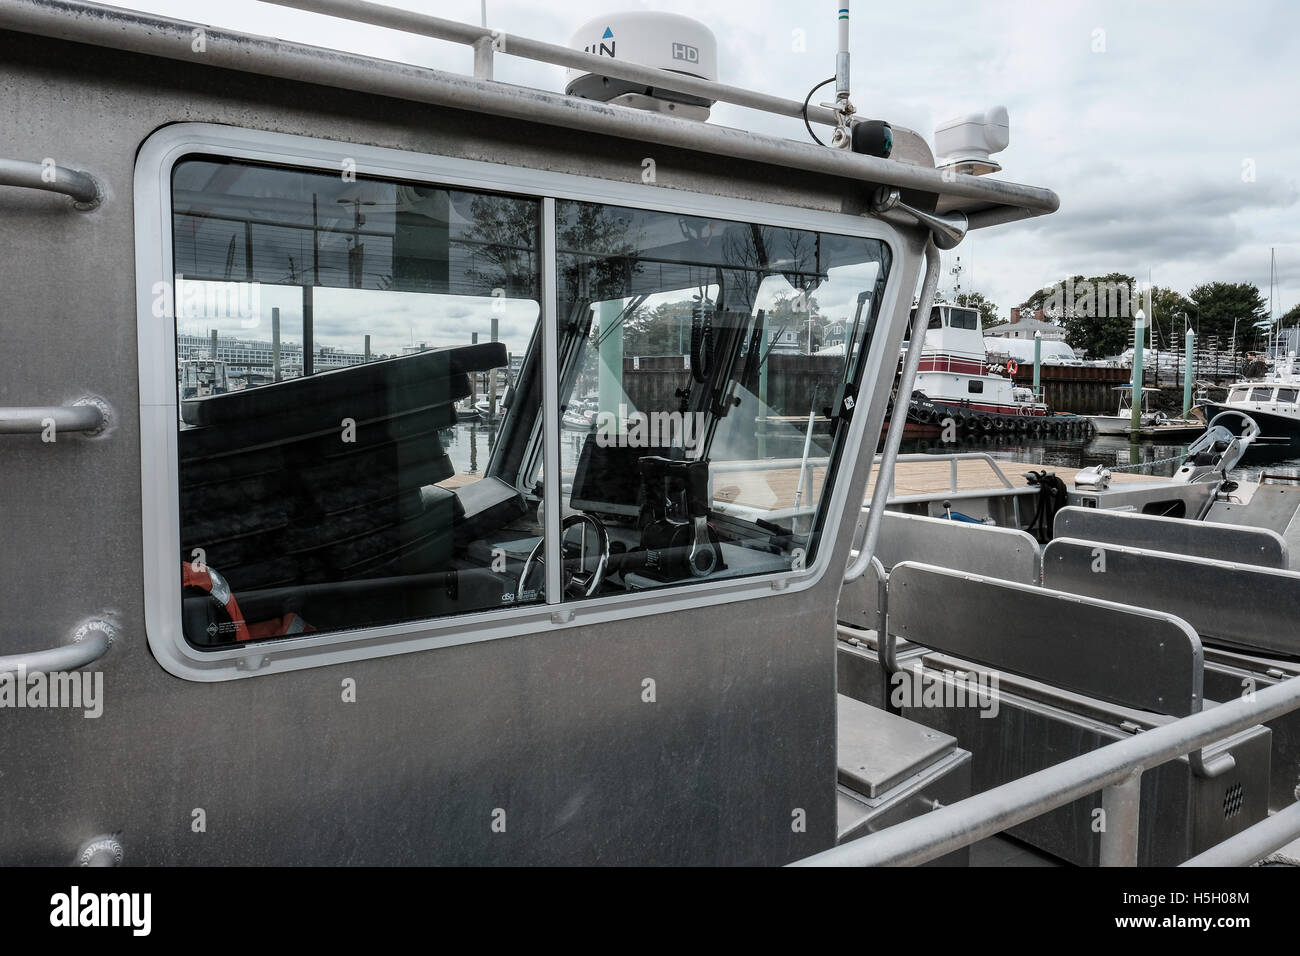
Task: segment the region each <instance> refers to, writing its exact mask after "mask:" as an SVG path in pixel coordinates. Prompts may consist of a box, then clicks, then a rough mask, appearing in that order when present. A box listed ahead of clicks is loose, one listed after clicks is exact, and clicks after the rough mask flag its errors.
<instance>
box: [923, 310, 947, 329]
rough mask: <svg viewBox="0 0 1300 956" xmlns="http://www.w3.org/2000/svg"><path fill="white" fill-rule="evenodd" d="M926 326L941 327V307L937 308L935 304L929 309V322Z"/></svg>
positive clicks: (930, 327) (931, 327)
mask: <svg viewBox="0 0 1300 956" xmlns="http://www.w3.org/2000/svg"><path fill="white" fill-rule="evenodd" d="M926 328H929V329H941V328H943V309H941V308H939V306H937V305H936V306H935V307H934V308H932V309H931V310H930V324H929V325H928V326H926Z"/></svg>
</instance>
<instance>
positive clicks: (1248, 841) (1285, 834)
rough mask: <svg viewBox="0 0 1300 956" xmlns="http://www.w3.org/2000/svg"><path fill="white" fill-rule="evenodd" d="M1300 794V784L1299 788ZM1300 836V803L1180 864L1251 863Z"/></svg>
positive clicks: (1226, 864)
mask: <svg viewBox="0 0 1300 956" xmlns="http://www.w3.org/2000/svg"><path fill="white" fill-rule="evenodd" d="M1296 792H1297V794H1300V788H1297V790H1296ZM1296 837H1300V803H1293V804H1291V806H1289V807H1286V808H1284V809H1282V810H1279V811H1278V812H1277V813H1275V814H1273V815H1272V816H1271V817H1267V818H1266V819H1264V820H1261V821H1259V823H1256V824H1255V825H1254V826H1253V827H1247V828H1246V829H1245V830H1242V831H1241V832H1240V833H1238V834H1237V835H1236V836H1232V837H1229V838H1228V839H1226V840H1224V841H1223V842H1222V843H1220V844H1218V845H1217V846H1212V847H1210V848H1209V849H1208V850H1206V851H1205V852H1204V853H1200V854H1197V855H1196V856H1194V857H1192V858H1191V859H1190V860H1186V861H1184V862H1183V863H1180V864H1179V865H1180V866H1250V865H1251V864H1252V863H1257V862H1258V861H1260V860H1262V859H1264V858H1265V857H1266V856H1268V855H1269V854H1270V853H1274V852H1276V851H1278V850H1280V849H1282V847H1284V846H1286V845H1287V844H1288V843H1290V842H1291V841H1292V840H1294V839H1296Z"/></svg>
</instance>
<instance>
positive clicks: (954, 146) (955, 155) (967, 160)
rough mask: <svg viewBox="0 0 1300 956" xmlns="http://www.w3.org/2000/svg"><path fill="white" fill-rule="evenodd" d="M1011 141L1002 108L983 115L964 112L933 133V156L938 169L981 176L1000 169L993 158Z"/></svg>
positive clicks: (1005, 113) (1005, 110) (1005, 111)
mask: <svg viewBox="0 0 1300 956" xmlns="http://www.w3.org/2000/svg"><path fill="white" fill-rule="evenodd" d="M1010 142H1011V127H1010V120H1009V119H1008V118H1007V108H1006V107H1005V106H994V107H992V108H990V109H987V110H985V111H984V112H982V113H967V114H966V115H965V116H958V117H956V118H955V119H950V120H948V121H947V122H946V123H940V124H939V125H938V126H937V127H935V130H934V153H935V155H936V156H937V157H939V158H938V161H937V162H936V163H935V166H936V167H937V168H938V169H950V170H952V171H953V172H955V173H969V174H970V175H972V176H983V175H984V174H985V173H996V172H998V171H999V170H1000V169H1002V167H1001V166H1000V165H999V164H998V163H996V162H995V161H994V160H993V159H992V158H991V156H992V154H994V153H1000V152H1002V150H1004V149H1006V148H1007V146H1008V145H1009V144H1010Z"/></svg>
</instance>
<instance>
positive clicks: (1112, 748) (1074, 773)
mask: <svg viewBox="0 0 1300 956" xmlns="http://www.w3.org/2000/svg"><path fill="white" fill-rule="evenodd" d="M1297 709H1300V677H1293V678H1291V679H1289V680H1286V681H1283V682H1281V683H1278V684H1274V685H1273V686H1272V687H1267V688H1265V689H1264V690H1261V691H1258V692H1256V694H1255V696H1254V699H1253V700H1251V699H1247V698H1239V699H1237V700H1233V701H1229V702H1227V703H1224V704H1220V705H1219V706H1217V707H1212V708H1210V709H1209V710H1204V711H1201V712H1200V713H1199V714H1192V715H1190V716H1188V717H1180V718H1179V719H1178V720H1175V721H1172V722H1171V723H1168V724H1165V725H1164V726H1163V727H1156V728H1154V729H1152V730H1148V731H1145V732H1143V733H1141V734H1137V735H1136V736H1134V737H1129V738H1127V739H1125V740H1120V741H1117V742H1116V743H1113V744H1107V745H1106V746H1105V747H1101V748H1098V749H1097V750H1094V751H1092V752H1091V753H1086V754H1082V755H1080V756H1078V757H1074V758H1073V759H1070V760H1066V761H1064V762H1062V763H1059V764H1056V765H1055V766H1052V767H1048V768H1047V769H1046V770H1040V771H1038V772H1037V773H1033V774H1030V775H1029V776H1027V777H1022V778H1020V779H1019V780H1012V781H1010V782H1009V783H1004V784H1002V785H1001V786H1000V787H994V788H993V789H991V790H986V791H984V792H983V793H979V794H976V795H975V796H973V797H967V798H966V799H965V800H961V801H959V802H957V803H953V804H949V805H948V806H946V807H940V808H939V809H937V810H934V811H932V812H930V813H927V814H925V815H924V816H920V817H914V818H913V819H911V820H906V821H904V822H902V823H898V824H895V825H894V826H892V827H889V828H888V829H885V830H881V831H880V832H878V833H873V834H871V835H869V836H865V837H862V838H860V839H857V840H853V841H850V842H849V843H845V844H842V845H840V846H837V847H833V848H832V849H829V850H825V851H823V852H821V853H817V854H814V855H813V856H810V857H807V858H805V859H803V860H798V861H796V862H795V863H793V864H791V865H792V866H917V865H919V864H922V863H927V862H929V861H930V860H934V859H937V858H939V857H941V856H944V855H945V854H948V853H951V852H953V851H954V850H960V849H962V848H963V847H967V846H970V845H971V844H972V843H977V842H979V841H980V840H982V839H984V838H985V837H990V836H993V835H994V834H997V833H1001V832H1002V831H1003V830H1008V829H1010V828H1011V827H1014V826H1018V825H1019V824H1021V823H1024V822H1025V821H1027V820H1032V819H1034V818H1035V817H1037V816H1041V815H1042V814H1044V813H1047V812H1048V811H1049V810H1055V809H1056V808H1057V807H1063V806H1065V805H1066V804H1068V803H1073V802H1074V801H1075V800H1078V799H1079V798H1080V797H1086V796H1088V795H1089V794H1093V793H1096V792H1097V791H1098V790H1101V791H1102V801H1103V806H1105V807H1106V808H1107V809H1108V813H1107V821H1106V823H1107V825H1106V829H1105V830H1104V831H1103V832H1102V834H1101V858H1102V860H1103V861H1106V862H1108V863H1124V864H1128V865H1136V862H1137V861H1136V846H1137V845H1136V841H1135V840H1134V839H1133V836H1134V834H1136V833H1137V828H1138V815H1139V814H1138V803H1137V801H1136V800H1129V799H1126V797H1127V796H1128V795H1130V794H1131V793H1132V792H1133V789H1134V788H1135V786H1136V785H1137V784H1136V782H1135V775H1140V774H1141V773H1142V772H1143V771H1145V770H1149V769H1151V768H1152V767H1158V766H1160V765H1161V764H1164V763H1167V762H1169V761H1170V760H1174V759H1176V758H1178V757H1181V756H1183V755H1184V754H1187V753H1190V752H1191V751H1193V750H1197V749H1199V748H1201V747H1205V746H1207V745H1209V744H1212V743H1214V742H1216V741H1219V740H1223V739H1224V738H1225V737H1228V736H1230V735H1232V734H1235V733H1237V732H1239V731H1242V730H1245V729H1247V728H1248V727H1253V726H1255V725H1257V724H1262V723H1265V722H1267V721H1270V720H1272V719H1273V718H1275V717H1280V716H1282V715H1283V714H1288V713H1291V712H1292V711H1294V710H1297ZM1111 811H1118V812H1111ZM1117 818H1118V819H1117Z"/></svg>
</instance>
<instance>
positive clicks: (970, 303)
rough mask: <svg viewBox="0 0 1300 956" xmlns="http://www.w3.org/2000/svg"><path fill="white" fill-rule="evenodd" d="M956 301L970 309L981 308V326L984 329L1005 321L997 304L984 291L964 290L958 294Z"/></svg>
mask: <svg viewBox="0 0 1300 956" xmlns="http://www.w3.org/2000/svg"><path fill="white" fill-rule="evenodd" d="M956 303H957V305H961V306H965V307H966V308H968V309H979V313H980V326H981V327H982V328H984V329H989V328H992V327H993V326H995V325H1000V324H1001V323H1002V321H1003V319H1002V316H1001V315H999V314H998V307H997V304H996V303H994V302H992V301H991V300H990V299H988V298H987V297H986V296H985V295H984V293H982V292H962V293H961V294H960V295H958V296H957V300H956Z"/></svg>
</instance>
